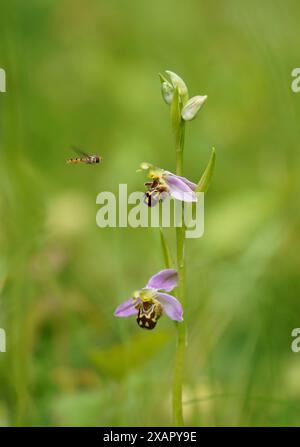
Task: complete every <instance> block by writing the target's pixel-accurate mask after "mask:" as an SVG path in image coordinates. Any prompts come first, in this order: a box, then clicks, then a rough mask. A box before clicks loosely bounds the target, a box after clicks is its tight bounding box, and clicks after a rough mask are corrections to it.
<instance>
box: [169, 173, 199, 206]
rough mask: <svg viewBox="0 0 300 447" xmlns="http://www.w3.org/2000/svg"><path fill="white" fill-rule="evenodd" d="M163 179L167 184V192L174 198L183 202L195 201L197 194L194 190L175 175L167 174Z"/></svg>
mask: <svg viewBox="0 0 300 447" xmlns="http://www.w3.org/2000/svg"><path fill="white" fill-rule="evenodd" d="M165 180H166V182H167V184H168V186H169V192H170V195H171V196H172V197H174V199H177V200H182V201H184V202H196V201H197V196H196V194H195V193H194V191H193V190H192V189H191V188H190V187H189V186H188V185H187V184H186V183H185V182H184V181H182V180H181V179H180V178H179V177H178V176H177V175H167V176H166V177H165Z"/></svg>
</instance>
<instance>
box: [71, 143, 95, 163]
mask: <svg viewBox="0 0 300 447" xmlns="http://www.w3.org/2000/svg"><path fill="white" fill-rule="evenodd" d="M72 149H73V150H74V151H75V152H77V154H78V155H79V157H73V158H68V159H67V160H66V163H67V164H78V163H82V164H86V165H91V164H95V163H101V161H102V157H101V156H100V155H98V154H93V155H89V154H87V153H86V152H83V151H82V150H80V149H78V148H77V147H74V146H72Z"/></svg>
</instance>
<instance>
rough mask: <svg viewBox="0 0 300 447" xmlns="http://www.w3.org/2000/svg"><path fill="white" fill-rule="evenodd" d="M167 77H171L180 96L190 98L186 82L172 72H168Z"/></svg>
mask: <svg viewBox="0 0 300 447" xmlns="http://www.w3.org/2000/svg"><path fill="white" fill-rule="evenodd" d="M166 73H167V75H168V76H169V78H170V80H171V82H172V85H173V87H174V88H176V87H177V88H178V93H179V95H180V96H183V97H187V96H188V89H187V86H186V83H185V82H184V80H183V79H182V78H181V77H180V76H178V75H177V74H176V73H174V72H173V71H170V70H166Z"/></svg>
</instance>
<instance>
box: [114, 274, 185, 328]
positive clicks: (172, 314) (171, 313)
mask: <svg viewBox="0 0 300 447" xmlns="http://www.w3.org/2000/svg"><path fill="white" fill-rule="evenodd" d="M177 282H178V275H177V271H176V270H173V269H165V270H161V271H160V272H158V273H156V274H155V275H154V276H152V277H151V278H150V279H149V281H148V283H147V284H146V286H145V287H144V288H143V289H141V290H138V291H136V292H134V293H133V294H132V297H131V298H129V299H128V300H126V301H124V303H122V304H120V305H119V306H118V307H117V309H116V310H115V313H114V315H115V316H116V317H130V316H131V315H137V319H136V320H137V323H138V325H139V326H140V327H141V328H145V329H153V328H154V327H155V326H156V323H157V320H158V319H159V318H160V317H161V316H162V314H164V313H165V314H166V315H167V316H168V317H169V318H171V319H172V320H176V321H182V320H183V317H182V314H183V310H182V306H181V304H180V302H179V301H178V300H177V299H176V298H175V297H174V296H172V295H169V294H168V293H162V292H161V290H164V291H166V292H171V290H173V289H174V287H176V286H177Z"/></svg>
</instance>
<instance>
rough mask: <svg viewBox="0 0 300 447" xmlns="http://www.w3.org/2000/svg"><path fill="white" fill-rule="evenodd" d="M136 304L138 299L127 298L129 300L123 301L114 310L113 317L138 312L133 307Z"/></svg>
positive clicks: (127, 315) (128, 315) (126, 315)
mask: <svg viewBox="0 0 300 447" xmlns="http://www.w3.org/2000/svg"><path fill="white" fill-rule="evenodd" d="M137 304H138V301H133V299H132V298H129V300H126V301H124V303H122V304H120V305H119V306H118V307H117V308H116V310H115V312H114V316H115V317H130V316H131V315H136V314H137V313H138V310H137V309H136V308H135V306H136V305H137Z"/></svg>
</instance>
